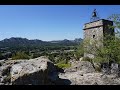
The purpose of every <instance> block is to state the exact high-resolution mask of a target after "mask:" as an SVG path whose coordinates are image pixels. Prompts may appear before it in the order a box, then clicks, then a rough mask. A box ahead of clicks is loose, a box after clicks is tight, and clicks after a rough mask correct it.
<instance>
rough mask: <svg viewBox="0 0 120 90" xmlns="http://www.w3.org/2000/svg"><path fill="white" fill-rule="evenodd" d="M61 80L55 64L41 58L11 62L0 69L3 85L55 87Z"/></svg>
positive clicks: (0, 78)
mask: <svg viewBox="0 0 120 90" xmlns="http://www.w3.org/2000/svg"><path fill="white" fill-rule="evenodd" d="M59 80H60V79H59V77H58V72H57V70H56V67H55V66H54V64H53V63H52V62H51V61H49V60H48V59H45V58H41V57H39V58H36V59H31V60H10V61H8V62H5V63H3V65H2V66H1V67H0V84H1V85H2V84H3V85H55V84H58V83H59V82H58V81H59Z"/></svg>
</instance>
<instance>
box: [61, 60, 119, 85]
mask: <svg viewBox="0 0 120 90" xmlns="http://www.w3.org/2000/svg"><path fill="white" fill-rule="evenodd" d="M59 78H61V79H67V80H70V82H71V83H70V85H120V78H117V77H116V75H114V74H110V75H107V74H104V73H102V72H97V71H95V69H94V68H93V66H92V64H91V63H90V62H88V61H78V63H76V65H75V66H72V67H71V68H69V69H65V73H60V74H59ZM66 83H67V82H66Z"/></svg>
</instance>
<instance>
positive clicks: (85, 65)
mask: <svg viewBox="0 0 120 90" xmlns="http://www.w3.org/2000/svg"><path fill="white" fill-rule="evenodd" d="M64 71H65V72H76V71H81V72H83V73H92V72H95V69H94V68H93V66H92V64H91V63H90V62H88V61H76V62H75V63H73V64H72V65H71V67H70V68H68V69H65V70H64Z"/></svg>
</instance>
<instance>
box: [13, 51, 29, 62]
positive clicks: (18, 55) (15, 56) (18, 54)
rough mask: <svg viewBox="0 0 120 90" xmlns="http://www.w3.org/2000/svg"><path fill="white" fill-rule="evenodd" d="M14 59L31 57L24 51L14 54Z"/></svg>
mask: <svg viewBox="0 0 120 90" xmlns="http://www.w3.org/2000/svg"><path fill="white" fill-rule="evenodd" d="M12 59H13V60H17V59H29V56H28V55H27V54H26V53H24V52H17V53H16V54H14V55H13V56H12Z"/></svg>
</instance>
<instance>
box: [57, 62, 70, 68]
mask: <svg viewBox="0 0 120 90" xmlns="http://www.w3.org/2000/svg"><path fill="white" fill-rule="evenodd" d="M57 66H58V67H59V68H63V69H65V68H69V67H71V65H70V64H62V63H58V64H57Z"/></svg>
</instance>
